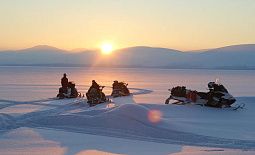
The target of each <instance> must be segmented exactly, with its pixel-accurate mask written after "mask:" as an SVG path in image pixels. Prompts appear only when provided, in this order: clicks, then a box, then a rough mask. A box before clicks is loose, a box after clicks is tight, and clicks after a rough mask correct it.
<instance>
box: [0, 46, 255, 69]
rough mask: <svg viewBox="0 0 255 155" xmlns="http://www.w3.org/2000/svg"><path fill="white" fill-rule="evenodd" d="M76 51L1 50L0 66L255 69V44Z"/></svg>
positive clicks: (49, 47) (48, 47)
mask: <svg viewBox="0 0 255 155" xmlns="http://www.w3.org/2000/svg"><path fill="white" fill-rule="evenodd" d="M80 50H82V51H80ZM77 51H79V52H71V51H67V50H62V49H58V48H55V47H51V46H47V45H38V46H35V47H32V48H28V49H23V50H13V51H0V65H1V66H27V65H28V66H36V65H37V66H38V65H39V66H106V67H155V68H179V69H183V68H200V69H201V68H202V69H203V68H205V69H255V44H242V45H233V46H226V47H221V48H215V49H208V50H201V51H198V52H194V51H190V52H183V51H179V50H174V49H168V48H155V47H146V46H136V47H129V48H124V49H119V50H116V51H114V52H113V54H111V55H102V54H101V53H100V51H97V50H86V49H79V50H77Z"/></svg>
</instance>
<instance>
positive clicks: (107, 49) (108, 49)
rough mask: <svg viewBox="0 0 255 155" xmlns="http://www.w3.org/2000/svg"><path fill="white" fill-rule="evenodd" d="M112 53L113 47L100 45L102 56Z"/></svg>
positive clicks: (105, 44) (108, 44)
mask: <svg viewBox="0 0 255 155" xmlns="http://www.w3.org/2000/svg"><path fill="white" fill-rule="evenodd" d="M112 51H113V45H112V44H111V43H103V44H102V45H101V52H102V54H106V55H108V54H111V53H112Z"/></svg>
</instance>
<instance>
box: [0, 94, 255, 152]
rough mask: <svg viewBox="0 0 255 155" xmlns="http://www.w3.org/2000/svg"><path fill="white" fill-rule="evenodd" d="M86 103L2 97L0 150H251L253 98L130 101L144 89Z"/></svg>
mask: <svg viewBox="0 0 255 155" xmlns="http://www.w3.org/2000/svg"><path fill="white" fill-rule="evenodd" d="M132 92H133V95H132V96H129V97H121V98H114V99H112V100H113V103H105V104H101V105H98V106H95V107H88V106H87V104H86V100H85V99H66V100H51V99H49V100H38V101H31V102H13V101H8V100H2V101H1V102H2V103H1V105H0V106H1V107H0V108H1V109H0V127H1V131H0V132H1V133H0V154H48V155H50V154H54V155H55V154H77V155H87V154H95V155H96V154H98V155H102V154H110V155H111V154H113V155H115V154H131V155H135V154H137V155H143V154H146V155H148V154H151V155H154V154H156V155H168V154H177V155H182V154H185V155H186V154H255V131H254V128H255V122H254V117H255V114H254V111H255V104H254V103H255V97H238V98H237V104H240V103H245V104H246V106H245V108H244V109H239V110H236V111H234V110H231V109H215V108H209V107H201V106H194V105H187V106H181V105H171V104H170V105H163V104H148V103H136V102H135V100H134V98H135V96H138V95H143V94H146V93H147V94H149V93H151V91H150V90H144V89H132Z"/></svg>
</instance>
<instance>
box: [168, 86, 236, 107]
mask: <svg viewBox="0 0 255 155" xmlns="http://www.w3.org/2000/svg"><path fill="white" fill-rule="evenodd" d="M208 88H209V92H197V91H195V90H189V89H186V87H185V86H177V87H174V88H172V89H171V90H169V91H171V95H170V97H169V98H168V99H167V100H166V102H165V104H169V101H170V100H171V99H172V100H176V101H177V102H176V103H177V104H187V103H194V104H198V105H203V106H209V107H216V108H224V107H230V106H231V105H232V104H233V103H234V102H235V101H236V99H235V98H234V97H233V96H232V95H231V94H229V92H228V90H227V89H226V88H225V87H224V86H223V85H222V84H216V83H215V82H209V83H208Z"/></svg>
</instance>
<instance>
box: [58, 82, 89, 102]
mask: <svg viewBox="0 0 255 155" xmlns="http://www.w3.org/2000/svg"><path fill="white" fill-rule="evenodd" d="M77 97H82V94H81V93H80V92H78V91H77V89H76V88H75V83H74V82H68V87H67V88H63V87H60V88H59V93H58V95H57V98H58V99H64V98H77ZM83 97H84V95H83Z"/></svg>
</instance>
